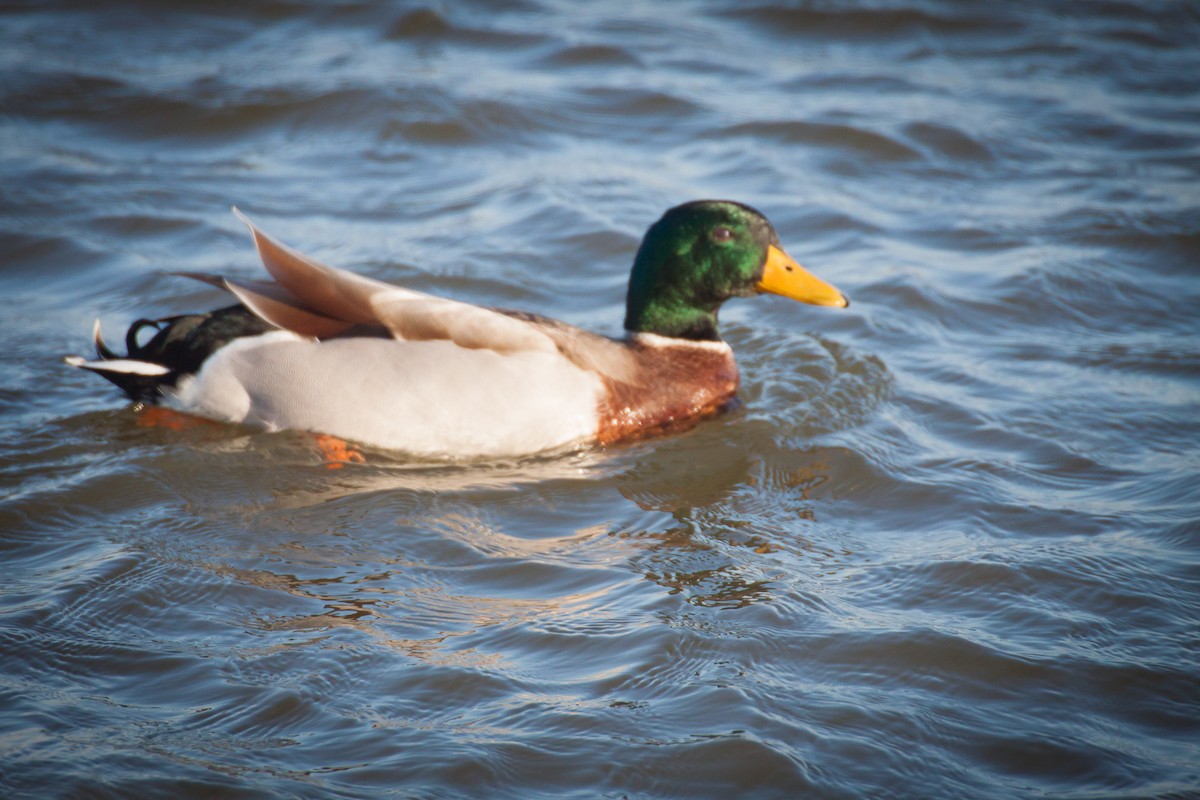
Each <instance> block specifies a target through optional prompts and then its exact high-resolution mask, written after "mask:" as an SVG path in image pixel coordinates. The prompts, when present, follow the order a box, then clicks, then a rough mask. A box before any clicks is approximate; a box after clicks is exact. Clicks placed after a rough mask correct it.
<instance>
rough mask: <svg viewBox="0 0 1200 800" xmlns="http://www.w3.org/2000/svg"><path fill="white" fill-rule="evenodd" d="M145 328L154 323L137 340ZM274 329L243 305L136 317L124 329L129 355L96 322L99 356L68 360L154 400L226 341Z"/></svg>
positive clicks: (144, 399) (136, 396) (135, 397)
mask: <svg viewBox="0 0 1200 800" xmlns="http://www.w3.org/2000/svg"><path fill="white" fill-rule="evenodd" d="M146 328H152V329H153V330H154V335H153V336H151V337H150V338H149V340H147V341H146V343H145V344H142V343H141V342H140V341H139V339H140V338H141V336H142V333H143V331H144V330H145V329H146ZM274 329H275V328H274V326H273V325H271V324H270V323H268V322H264V321H263V320H261V319H259V318H258V317H256V316H255V315H254V314H253V313H252V312H251V311H250V310H249V309H247V308H246V307H245V306H242V305H234V306H227V307H225V308H219V309H217V310H215V311H210V312H208V313H205V314H181V315H179V316H174V317H163V318H161V319H139V320H136V321H135V322H134V323H133V324H132V325H130V326H129V330H128V331H127V332H126V333H125V349H126V353H127V355H124V356H122V355H120V354H118V353H116V352H114V351H113V350H112V349H110V348H109V347H108V345H106V344H105V343H104V340H103V339H102V338H101V337H100V330H99V326H97V328H96V331H95V335H94V337H93V338H94V341H95V346H96V355H98V356H99V357H100V360H99V361H91V362H82V360H78V361H74V360H73V361H70V362H69V363H72V364H74V365H75V366H80V367H83V368H85V369H89V370H91V371H93V372H96V373H98V374H100V375H102V376H103V377H104V378H106V379H107V380H109V381H111V382H112V383H114V384H115V385H116V386H118V387H119V388H120V389H121V390H122V391H123V392H125V394H127V395H129V397H130V398H132V399H133V400H138V401H141V402H149V403H153V402H157V401H158V400H159V398H161V397H162V396H163V392H164V391H165V390H167V389H169V388H171V387H173V386H175V384H176V383H177V382H178V381H179V379H180V378H181V377H183V376H185V375H190V374H192V373H195V372H196V371H198V370H199V369H200V366H201V365H202V364H203V363H204V361H205V360H206V359H207V358H208V357H209V356H211V355H212V354H213V353H215V352H216V351H217V350H219V349H220V348H222V347H224V346H225V345H226V344H228V343H229V342H231V341H233V340H234V339H239V338H241V337H243V336H257V335H258V334H261V333H266V332H267V331H270V330H274ZM106 364H107V366H106Z"/></svg>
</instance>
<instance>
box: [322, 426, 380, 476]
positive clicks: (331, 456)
mask: <svg viewBox="0 0 1200 800" xmlns="http://www.w3.org/2000/svg"><path fill="white" fill-rule="evenodd" d="M313 441H315V442H316V443H317V449H318V450H320V451H321V456H322V457H323V458H324V460H325V468H326V469H341V468H342V467H344V466H346V465H347V464H365V463H367V460H366V459H365V458H363V454H362V453H361V452H359V451H358V450H357V449H356V448H355V447H354V446H353V445H351V444H349V443H348V442H347V441H346V440H345V439H339V438H338V437H336V436H330V435H328V434H325V433H314V434H313Z"/></svg>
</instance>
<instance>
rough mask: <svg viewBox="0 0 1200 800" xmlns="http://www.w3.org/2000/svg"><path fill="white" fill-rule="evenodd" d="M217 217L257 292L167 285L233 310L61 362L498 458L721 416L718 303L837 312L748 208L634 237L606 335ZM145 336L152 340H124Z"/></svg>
mask: <svg viewBox="0 0 1200 800" xmlns="http://www.w3.org/2000/svg"><path fill="white" fill-rule="evenodd" d="M233 211H234V213H235V214H237V216H238V217H239V218H240V219H241V220H242V221H243V222H245V223H246V224H247V225H248V226H249V228H250V232H251V234H252V235H253V237H254V242H255V245H256V246H257V248H258V254H259V256H260V257H261V259H262V262H263V265H264V266H265V267H266V269H267V272H268V273H270V276H271V278H273V280H272V281H236V282H235V281H233V280H230V279H227V278H223V277H218V276H211V275H202V274H196V273H180V274H184V275H186V276H187V277H192V278H197V279H200V280H204V281H206V282H208V283H211V284H214V285H217V286H220V287H221V288H223V289H226V290H228V291H229V292H231V293H232V294H233V295H234V296H235V297H236V298H237V300H238V301H239V302H238V303H237V304H236V305H232V306H228V307H226V308H221V309H218V310H216V311H211V312H208V313H205V314H187V315H183V316H175V317H167V318H164V319H158V320H138V321H137V322H135V323H134V324H133V325H132V326H131V327H130V329H129V331H128V333H127V334H126V337H125V340H126V349H127V351H128V353H127V355H125V356H120V355H118V354H116V353H115V352H113V351H112V350H111V349H110V348H109V347H108V346H107V345H105V343H104V340H103V338H102V337H101V335H100V328H99V322H98V321H97V323H96V326H95V328H94V333H93V338H94V342H95V347H96V353H97V355H98V360H94V361H88V360H85V359H83V358H81V357H78V356H70V357H68V358H67V359H66V360H67V363H69V364H71V365H73V366H76V367H81V368H83V369H87V370H91V371H93V372H96V373H98V374H100V375H102V376H104V377H105V378H107V379H108V380H110V381H111V382H112V383H114V384H116V385H117V386H118V387H120V388H121V389H123V390H124V391H125V393H126V394H128V395H129V397H131V398H132V399H134V400H136V401H140V402H143V403H150V404H162V405H165V406H167V407H168V408H173V409H175V410H176V411H180V412H185V413H187V414H190V415H197V416H199V417H205V418H208V419H212V420H218V421H224V422H233V423H244V424H249V425H256V426H260V427H262V428H266V429H268V430H283V429H294V430H304V431H311V432H314V433H320V434H325V435H328V436H334V437H340V438H342V439H345V440H351V441H356V442H360V443H363V444H368V445H373V446H378V447H382V448H389V449H396V450H402V451H407V452H409V453H413V454H419V455H423V456H450V457H467V456H483V457H489V456H490V457H497V456H511V455H519V454H528V453H535V452H540V451H544V450H550V449H554V448H560V447H563V446H567V445H576V444H582V443H599V444H608V443H612V442H618V441H624V440H630V439H637V438H642V437H646V436H650V435H654V434H657V433H660V432H664V431H669V430H675V429H680V428H684V427H688V426H690V425H692V424H694V423H696V422H697V421H699V420H701V419H704V418H706V417H709V416H712V415H713V414H715V413H717V412H718V411H720V410H721V409H722V408H724V407H726V406H727V405H728V404H729V403H730V401H731V400H733V398H734V395H735V393H736V391H737V388H738V369H737V364H736V363H735V361H734V357H733V351H732V350H731V348H730V347H729V345H728V344H726V343H725V342H723V341H722V340H721V338H720V336H719V334H718V329H717V311H718V310H719V309H720V307H721V304H722V303H724V302H725V301H726V300H728V299H730V298H732V297H745V296H749V295H755V294H759V293H762V292H770V293H773V294H778V295H783V296H785V297H790V298H792V299H794V300H798V301H801V302H804V303H811V304H814V305H821V306H838V307H845V306H846V305H848V302H847V300H846V298H845V296H844V295H842V293H841V292H839V291H838V290H837V289H835V288H834V287H832V286H830V285H829V284H827V283H825V282H824V281H822V280H820V279H818V278H816V277H815V276H813V275H812V274H810V273H809V272H807V271H806V270H804V269H803V268H802V267H801V266H800V265H799V264H797V263H796V262H795V261H794V260H793V259H792V258H791V257H790V256H789V255H788V254H787V253H786V252H785V251H784V249H783V247H782V246H781V245H780V243H779V237H778V236H777V235H776V233H775V229H774V228H773V227H772V226H771V223H770V222H768V221H767V219H766V218H765V217H764V216H763V215H762V214H761V213H759V212H758V211H756V210H754V209H753V208H750V207H749V206H746V205H743V204H741V203H736V202H731V201H717V200H701V201H696V202H691V203H685V204H684V205H680V206H676V207H675V208H672V209H670V210H668V211H667V212H666V213H665V214H663V216H662V218H661V219H659V220H658V221H657V222H655V223H654V224H653V225H651V226H650V229H649V230H648V231H647V232H646V235H645V237H644V238H643V239H642V243H641V246H640V247H639V248H638V251H637V255H636V257H635V259H634V263H633V271H632V273H631V275H630V278H629V291H628V295H627V297H626V306H625V331H626V335H625V336H624V338H621V339H613V338H608V337H605V336H600V335H598V334H594V333H589V332H587V331H584V330H581V329H579V328H576V327H574V326H572V325H568V324H566V323H564V322H559V321H557V320H553V319H549V318H546V317H542V316H538V315H536V314H530V313H526V312H523V311H510V310H505V309H498V308H484V307H481V306H476V305H471V304H469V303H463V302H458V301H455V300H447V299H443V298H440V297H433V296H430V295H427V294H424V293H421V292H416V291H413V290H411V289H404V288H401V287H398V286H393V285H391V284H387V283H383V282H381V281H377V280H372V279H370V278H366V277H363V276H361V275H357V274H354V273H351V272H346V271H344V270H340V269H335V268H333V267H328V266H325V265H324V264H321V263H318V262H317V261H315V260H313V259H311V258H308V257H307V256H304V255H302V254H300V253H298V252H297V251H295V250H293V249H291V248H289V247H287V246H286V245H283V244H281V243H279V242H277V241H276V240H275V239H273V238H272V237H270V236H268V235H267V234H265V233H263V232H262V231H261V230H259V229H258V228H257V227H256V226H255V225H254V223H252V222H251V221H250V220H249V219H247V218H246V217H245V216H244V215H243V214H241V212H239V211H238V210H237V209H236V208H235V209H233ZM147 328H152V329H154V330H155V331H156V332H155V333H154V335H153V336H152V337H150V339H149V341H147V342H145V343H144V344H142V343H140V339H143V338H145V336H143V335H141V334H143V333H144V331H145V330H146V329H147Z"/></svg>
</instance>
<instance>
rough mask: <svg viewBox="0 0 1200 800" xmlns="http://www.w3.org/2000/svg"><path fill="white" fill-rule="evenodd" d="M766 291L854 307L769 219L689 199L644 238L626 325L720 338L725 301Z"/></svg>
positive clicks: (742, 208)
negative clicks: (797, 255)
mask: <svg viewBox="0 0 1200 800" xmlns="http://www.w3.org/2000/svg"><path fill="white" fill-rule="evenodd" d="M762 292H771V293H773V294H781V295H783V296H785V297H790V298H792V299H793V300H799V301H800V302H803V303H812V304H814V305H822V306H839V307H845V306H847V305H849V301H847V300H846V298H845V296H844V295H843V294H842V293H841V292H839V291H838V290H837V289H835V288H833V287H832V286H830V285H829V284H827V283H825V282H824V281H822V280H820V279H819V278H817V277H816V276H814V275H812V274H810V273H809V272H808V271H806V270H805V269H804V268H803V267H801V266H800V265H799V264H797V263H796V262H795V261H793V260H792V258H791V257H790V256H789V255H788V254H787V253H786V252H784V250H783V247H782V246H781V245H780V244H779V237H778V236H777V235H776V233H775V229H774V228H772V227H771V223H770V222H768V221H767V218H766V217H764V216H763V215H762V214H760V213H759V212H758V211H755V210H754V209H753V208H751V207H750V206H747V205H742V204H741V203H735V202H732V201H729V200H696V201H694V202H691V203H684V204H683V205H681V206H676V207H675V208H672V209H670V210H668V211H667V212H666V213H665V214H663V215H662V219H660V220H659V221H658V222H656V223H654V224H653V225H651V226H650V230H648V231H646V236H645V237H644V238H643V239H642V245H641V247H639V248H638V252H637V257H636V258H635V259H634V262H633V272H632V274H631V275H630V276H629V293H628V295H626V298H625V329H626V330H627V331H631V332H634V333H656V334H659V335H660V336H674V337H679V338H683V339H709V340H716V339H718V338H719V336H718V333H717V311H718V309H720V307H721V304H722V303H724V302H725V301H726V300H728V299H729V298H731V297H747V296H750V295H755V294H760V293H762Z"/></svg>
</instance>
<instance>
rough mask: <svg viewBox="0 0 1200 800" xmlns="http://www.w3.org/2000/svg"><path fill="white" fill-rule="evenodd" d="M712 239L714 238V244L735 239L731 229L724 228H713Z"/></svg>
mask: <svg viewBox="0 0 1200 800" xmlns="http://www.w3.org/2000/svg"><path fill="white" fill-rule="evenodd" d="M712 238H713V241H714V242H728V241H729V240H730V239H732V238H733V231H731V230H729V228H724V227H721V228H713V230H712Z"/></svg>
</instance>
